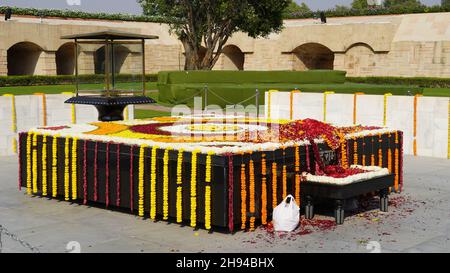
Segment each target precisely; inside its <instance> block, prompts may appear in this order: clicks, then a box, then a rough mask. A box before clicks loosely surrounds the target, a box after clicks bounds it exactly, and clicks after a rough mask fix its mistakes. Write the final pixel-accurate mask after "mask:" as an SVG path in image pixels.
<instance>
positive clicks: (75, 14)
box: [0, 6, 173, 23]
mask: <svg viewBox="0 0 450 273" xmlns="http://www.w3.org/2000/svg"><path fill="white" fill-rule="evenodd" d="M7 8H8V6H1V7H0V13H1V14H4V13H5V11H6V9H7ZM9 8H11V10H12V13H13V16H14V15H31V16H38V17H41V16H42V17H62V18H78V19H103V20H118V21H136V22H156V23H168V22H170V21H173V19H170V18H167V17H162V16H143V15H141V16H138V15H130V14H122V13H120V14H119V13H116V14H111V13H89V12H83V11H74V10H57V9H35V8H19V7H9Z"/></svg>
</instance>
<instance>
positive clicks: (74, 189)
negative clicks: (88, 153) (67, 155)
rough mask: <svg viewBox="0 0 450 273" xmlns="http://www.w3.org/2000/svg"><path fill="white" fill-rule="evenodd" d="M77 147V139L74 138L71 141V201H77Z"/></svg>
mask: <svg viewBox="0 0 450 273" xmlns="http://www.w3.org/2000/svg"><path fill="white" fill-rule="evenodd" d="M77 145H78V139H77V138H74V139H73V140H72V200H76V199H77V172H78V164H77V163H78V162H77V154H78V153H77Z"/></svg>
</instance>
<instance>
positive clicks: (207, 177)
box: [205, 152, 214, 230]
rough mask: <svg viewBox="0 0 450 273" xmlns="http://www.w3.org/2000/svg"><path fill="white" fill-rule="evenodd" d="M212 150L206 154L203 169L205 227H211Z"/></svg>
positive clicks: (208, 228)
mask: <svg viewBox="0 0 450 273" xmlns="http://www.w3.org/2000/svg"><path fill="white" fill-rule="evenodd" d="M212 155H214V153H213V152H209V153H208V154H207V155H206V171H205V184H206V185H205V228H206V229H207V230H210V229H211V175H212V172H211V168H212V166H211V156H212Z"/></svg>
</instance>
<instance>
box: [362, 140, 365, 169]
mask: <svg viewBox="0 0 450 273" xmlns="http://www.w3.org/2000/svg"><path fill="white" fill-rule="evenodd" d="M362 146H363V151H362V152H363V155H362V165H363V166H366V139H365V138H363V143H362Z"/></svg>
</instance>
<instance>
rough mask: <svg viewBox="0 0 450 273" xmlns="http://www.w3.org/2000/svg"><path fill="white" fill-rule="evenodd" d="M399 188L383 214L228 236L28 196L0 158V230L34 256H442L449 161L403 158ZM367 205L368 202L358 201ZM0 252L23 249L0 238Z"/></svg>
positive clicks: (448, 247)
mask: <svg viewBox="0 0 450 273" xmlns="http://www.w3.org/2000/svg"><path fill="white" fill-rule="evenodd" d="M405 171H406V175H405V191H404V193H402V194H401V195H392V196H391V207H390V210H389V212H388V213H379V212H378V210H376V209H373V210H370V211H368V212H361V213H356V214H354V215H353V216H351V217H348V218H347V219H346V222H345V224H344V225H342V226H339V227H335V226H334V225H333V221H332V218H331V217H329V216H320V215H319V216H318V217H317V219H316V220H315V221H313V222H306V221H303V224H304V225H303V227H302V228H301V229H299V230H298V231H296V232H294V233H292V234H274V233H272V232H270V231H269V230H266V229H258V230H257V231H256V232H238V233H236V234H234V235H230V234H223V233H218V232H214V233H212V234H208V233H207V232H206V231H204V230H199V231H197V232H195V231H193V230H192V228H190V227H181V226H179V225H177V224H168V223H165V222H158V223H153V222H151V221H149V220H142V219H140V218H138V217H136V216H134V215H129V214H125V213H120V212H112V211H108V210H104V209H99V208H92V207H85V206H80V205H75V204H70V203H67V202H59V201H55V200H48V199H46V198H39V197H29V196H26V195H25V193H24V191H21V192H19V191H18V190H17V163H16V159H15V157H0V173H1V178H0V225H2V226H4V227H6V228H7V229H8V230H9V231H10V232H12V233H14V234H16V235H17V236H18V237H19V238H21V239H23V240H24V241H25V242H27V243H29V244H31V245H33V246H36V247H38V248H39V250H40V251H41V252H64V251H66V246H67V243H68V242H70V241H77V242H78V243H79V244H80V246H81V251H82V252H368V250H367V249H366V247H367V245H368V244H369V246H374V247H377V246H378V245H379V246H380V247H381V251H382V252H436V251H439V252H442V251H443V252H450V161H447V160H440V159H432V158H412V157H406V159H405ZM361 204H362V205H364V206H367V207H369V208H371V207H372V206H373V207H376V202H362V203H361ZM2 243H3V246H2V251H3V252H29V250H28V249H27V248H25V247H23V246H21V245H20V244H19V243H17V242H15V241H13V240H11V239H10V238H9V237H7V236H5V235H4V234H3V235H2Z"/></svg>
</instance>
